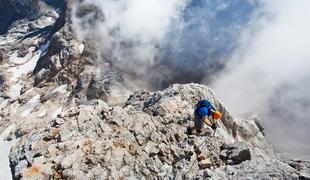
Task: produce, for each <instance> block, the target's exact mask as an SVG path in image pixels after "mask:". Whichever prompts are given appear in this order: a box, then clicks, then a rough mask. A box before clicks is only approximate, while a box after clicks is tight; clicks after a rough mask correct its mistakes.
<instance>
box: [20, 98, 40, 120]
mask: <svg viewBox="0 0 310 180" xmlns="http://www.w3.org/2000/svg"><path fill="white" fill-rule="evenodd" d="M40 104H41V103H40V95H36V96H34V97H33V98H31V99H30V100H29V101H28V102H27V104H26V105H25V106H26V107H27V109H26V110H25V111H24V112H22V114H21V115H20V116H21V117H26V116H28V115H29V114H30V113H31V112H32V111H33V110H34V108H36V107H37V106H39V105H40Z"/></svg>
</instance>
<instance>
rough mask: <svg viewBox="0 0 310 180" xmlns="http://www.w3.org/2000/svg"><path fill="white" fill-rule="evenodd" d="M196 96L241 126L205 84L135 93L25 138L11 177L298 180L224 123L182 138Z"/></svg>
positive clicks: (13, 157) (73, 110) (69, 114)
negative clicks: (213, 128) (219, 109)
mask: <svg viewBox="0 0 310 180" xmlns="http://www.w3.org/2000/svg"><path fill="white" fill-rule="evenodd" d="M202 97H208V98H209V100H210V101H211V102H213V103H214V104H215V105H216V107H217V108H219V107H221V110H222V112H223V113H224V114H226V117H229V120H230V121H232V123H238V121H241V119H239V120H238V121H237V120H235V119H234V118H233V117H231V116H230V115H229V113H228V112H227V110H226V109H225V108H224V106H223V105H222V104H221V103H220V102H219V101H218V100H217V99H216V97H215V96H214V94H213V92H212V91H211V90H210V89H209V88H208V87H207V86H202V85H198V84H187V85H173V86H171V87H169V88H168V89H166V90H164V91H158V92H148V91H138V92H135V93H134V94H132V95H131V96H130V97H129V98H128V100H127V102H126V103H125V104H124V106H109V105H107V104H106V103H105V102H104V101H102V100H92V101H91V102H90V103H87V104H81V105H79V106H72V107H70V108H69V109H68V110H66V111H64V112H63V113H61V114H60V115H58V117H57V118H56V119H54V120H50V122H49V123H48V125H47V126H46V127H44V128H41V129H37V130H33V131H30V132H29V133H28V134H26V135H23V136H22V137H21V139H20V142H19V143H18V144H17V145H16V146H14V147H13V149H12V151H11V154H10V161H11V166H12V168H13V172H14V177H15V178H26V179H27V178H34V179H35V178H40V179H49V178H65V179H105V178H109V179H121V178H125V179H130V178H138V179H161V178H168V179H174V178H177V179H182V178H210V179H227V178H228V179H229V178H240V177H242V178H245V179H253V178H254V179H257V178H258V179H264V178H265V179H272V178H278V179H298V177H299V176H298V174H297V171H296V169H294V168H292V167H291V166H289V165H288V164H285V163H283V162H281V161H279V160H277V159H276V158H273V157H272V156H268V155H266V153H265V152H268V151H271V149H269V150H266V149H260V148H263V147H268V146H267V145H266V144H264V143H265V142H261V143H258V144H255V142H256V141H255V139H257V141H258V140H259V139H260V138H261V136H262V134H261V133H260V131H258V132H256V131H254V132H251V129H249V131H248V132H247V134H244V137H243V138H251V139H252V141H250V142H248V141H245V140H243V139H236V138H235V137H234V136H233V134H231V133H229V132H231V130H232V129H230V128H231V127H230V126H225V124H223V123H220V124H219V129H218V131H217V132H216V135H215V136H214V137H213V136H212V135H211V134H212V133H206V135H203V134H201V135H200V134H196V135H187V134H186V128H187V127H188V126H191V125H192V123H193V121H192V114H193V108H194V105H195V103H196V102H197V100H199V99H200V98H202ZM225 120H226V121H227V120H228V119H223V121H225ZM254 124H255V123H254ZM257 129H258V127H257ZM254 130H255V128H254ZM207 131H211V130H210V129H208V130H207ZM239 133H241V132H239V129H238V130H237V134H239ZM252 133H253V134H255V133H258V134H257V135H256V136H254V135H253V134H252ZM246 135H249V136H251V137H246ZM262 145H264V146H262ZM258 149H260V151H258ZM224 151H225V153H224ZM223 157H225V158H223Z"/></svg>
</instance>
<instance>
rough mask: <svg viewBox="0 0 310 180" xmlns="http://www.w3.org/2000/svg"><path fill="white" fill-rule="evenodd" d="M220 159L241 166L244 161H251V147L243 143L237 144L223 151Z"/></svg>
mask: <svg viewBox="0 0 310 180" xmlns="http://www.w3.org/2000/svg"><path fill="white" fill-rule="evenodd" d="M220 158H221V159H222V160H224V161H226V162H227V164H230V165H236V164H240V163H241V162H243V161H246V160H251V152H250V149H249V147H248V146H247V145H246V144H245V143H242V142H236V143H234V144H233V145H231V146H229V147H225V148H224V149H223V150H222V151H221V155H220Z"/></svg>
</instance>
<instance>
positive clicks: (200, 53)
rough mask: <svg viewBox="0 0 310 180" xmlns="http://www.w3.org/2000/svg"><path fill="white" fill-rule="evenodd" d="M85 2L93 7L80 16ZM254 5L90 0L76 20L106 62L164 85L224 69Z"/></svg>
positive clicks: (78, 28)
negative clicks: (224, 64) (94, 43)
mask: <svg viewBox="0 0 310 180" xmlns="http://www.w3.org/2000/svg"><path fill="white" fill-rule="evenodd" d="M87 5H88V7H89V5H91V6H93V11H91V12H90V13H84V16H79V17H78V14H83V13H80V12H81V11H82V12H83V11H85V9H86V10H87V9H89V8H85V6H86V7H87ZM254 5H255V3H254V1H243V0H236V1H227V0H219V1H213V0H148V1H140V0H126V1H125V0H113V1H112V0H100V1H99V0H86V1H84V2H83V3H82V4H81V5H79V6H78V7H77V8H76V9H75V10H74V12H73V14H74V16H73V22H74V26H75V30H76V32H77V33H78V34H79V36H80V37H81V39H86V38H89V39H93V41H94V42H96V43H97V47H98V50H99V52H98V53H99V54H100V55H101V57H102V59H103V60H104V61H106V62H110V63H111V65H112V66H114V67H117V68H119V69H121V70H122V71H123V72H127V73H129V74H135V75H136V76H137V77H138V78H141V77H143V78H144V79H145V82H150V86H153V87H154V88H164V87H166V86H168V85H170V84H172V83H186V82H200V81H201V80H202V79H206V77H209V76H210V74H213V73H216V72H217V71H218V70H219V69H220V68H222V65H223V63H224V62H225V61H226V59H227V58H226V57H227V56H229V54H230V53H231V52H232V51H233V49H234V48H235V47H236V45H237V43H236V41H237V39H238V35H239V34H240V32H241V30H242V28H243V27H244V24H246V23H247V22H248V21H249V17H250V15H251V13H252V11H253V8H254V7H255V6H254ZM85 14H86V15H85ZM100 17H101V18H100ZM211 67H212V68H211ZM207 79H208V78H207Z"/></svg>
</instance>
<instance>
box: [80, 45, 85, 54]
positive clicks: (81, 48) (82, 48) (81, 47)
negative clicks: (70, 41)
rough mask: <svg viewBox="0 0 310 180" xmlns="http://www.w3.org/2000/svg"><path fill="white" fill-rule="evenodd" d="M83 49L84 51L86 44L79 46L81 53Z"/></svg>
mask: <svg viewBox="0 0 310 180" xmlns="http://www.w3.org/2000/svg"><path fill="white" fill-rule="evenodd" d="M83 51H84V44H81V45H80V46H79V52H80V54H82V53H83Z"/></svg>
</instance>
